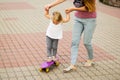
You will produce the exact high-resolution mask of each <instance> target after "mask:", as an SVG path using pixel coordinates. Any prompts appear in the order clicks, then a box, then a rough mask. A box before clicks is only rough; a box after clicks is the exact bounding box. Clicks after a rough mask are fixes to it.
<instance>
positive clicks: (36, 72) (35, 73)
mask: <svg viewBox="0 0 120 80" xmlns="http://www.w3.org/2000/svg"><path fill="white" fill-rule="evenodd" d="M30 72H31V74H32V75H33V76H37V75H39V72H38V71H30Z"/></svg>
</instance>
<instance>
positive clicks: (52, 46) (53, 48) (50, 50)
mask: <svg viewBox="0 0 120 80" xmlns="http://www.w3.org/2000/svg"><path fill="white" fill-rule="evenodd" d="M58 41H59V40H58V39H52V38H50V37H48V36H46V43H47V56H48V57H52V56H56V54H57V47H58Z"/></svg>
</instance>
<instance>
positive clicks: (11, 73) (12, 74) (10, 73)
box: [8, 72, 16, 78]
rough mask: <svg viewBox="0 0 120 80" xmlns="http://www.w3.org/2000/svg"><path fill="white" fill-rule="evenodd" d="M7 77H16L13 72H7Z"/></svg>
mask: <svg viewBox="0 0 120 80" xmlns="http://www.w3.org/2000/svg"><path fill="white" fill-rule="evenodd" d="M8 76H9V77H10V78H11V77H16V74H15V73H14V72H9V73H8Z"/></svg>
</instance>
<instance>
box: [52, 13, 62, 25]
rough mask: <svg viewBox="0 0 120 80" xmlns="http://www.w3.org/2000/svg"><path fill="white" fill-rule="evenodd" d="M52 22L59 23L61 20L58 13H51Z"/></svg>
mask: <svg viewBox="0 0 120 80" xmlns="http://www.w3.org/2000/svg"><path fill="white" fill-rule="evenodd" d="M52 20H53V21H57V22H58V23H59V22H61V21H62V20H63V18H62V15H61V13H60V12H58V11H55V12H53V17H52Z"/></svg>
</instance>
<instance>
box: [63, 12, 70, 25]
mask: <svg viewBox="0 0 120 80" xmlns="http://www.w3.org/2000/svg"><path fill="white" fill-rule="evenodd" d="M69 20H70V13H67V12H66V18H64V19H63V23H66V22H68V21H69Z"/></svg>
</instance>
